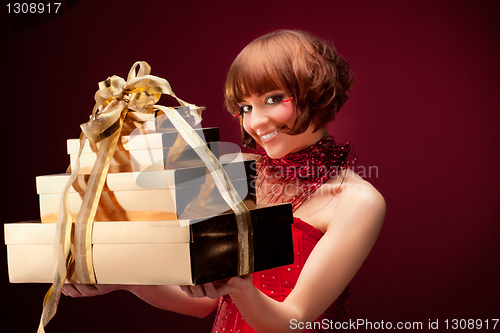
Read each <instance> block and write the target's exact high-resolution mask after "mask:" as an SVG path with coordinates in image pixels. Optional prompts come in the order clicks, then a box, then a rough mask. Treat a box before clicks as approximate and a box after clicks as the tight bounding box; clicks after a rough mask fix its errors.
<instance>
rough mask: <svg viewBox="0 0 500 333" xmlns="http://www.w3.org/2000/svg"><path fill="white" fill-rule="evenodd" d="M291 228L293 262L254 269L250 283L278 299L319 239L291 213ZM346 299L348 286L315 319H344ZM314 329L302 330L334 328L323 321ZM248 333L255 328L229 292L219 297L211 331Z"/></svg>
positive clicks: (286, 291) (289, 287)
mask: <svg viewBox="0 0 500 333" xmlns="http://www.w3.org/2000/svg"><path fill="white" fill-rule="evenodd" d="M293 220H294V224H293V227H292V231H293V247H294V252H295V253H294V257H295V262H294V263H293V264H292V265H287V266H283V267H278V268H273V269H269V270H266V271H262V272H257V273H254V274H252V275H253V284H254V285H255V286H256V287H257V288H259V289H260V290H261V291H262V292H263V293H264V294H266V295H267V296H269V297H271V298H273V299H274V300H277V301H280V302H282V301H284V300H285V298H286V297H287V296H288V295H289V294H290V292H291V291H292V290H293V288H294V287H295V284H296V283H297V279H298V278H299V275H300V272H301V270H302V268H303V267H304V264H305V262H306V260H307V258H308V257H309V254H310V253H311V251H312V250H313V248H314V246H315V245H316V244H317V243H318V241H319V240H320V239H321V237H322V236H323V234H322V233H321V231H319V230H318V229H316V228H314V227H313V226H311V225H310V224H308V223H306V222H304V221H302V220H300V219H298V218H295V217H294V219H293ZM348 303H349V287H347V288H346V289H345V290H344V292H343V293H342V294H341V295H340V296H339V297H338V298H337V300H336V301H335V302H334V303H333V304H332V305H331V306H330V307H329V308H328V309H327V310H326V311H325V312H324V313H323V314H321V316H320V317H319V318H318V319H316V322H322V321H323V320H325V319H327V320H328V323H330V320H331V321H332V322H336V321H344V320H346V319H347V318H348V317H347V305H348ZM316 326H317V327H319V329H317V330H314V329H312V330H306V331H303V332H306V333H312V332H335V330H333V329H330V330H328V329H329V328H330V327H332V325H328V326H329V327H328V329H327V330H325V329H323V328H324V327H322V326H325V325H319V324H318V325H316ZM223 332H224V333H226V332H230V333H251V332H255V331H254V330H253V329H252V328H251V327H250V326H249V325H248V324H247V323H246V322H245V319H244V318H243V317H242V316H241V314H240V313H239V311H238V309H237V308H236V306H235V304H234V303H233V302H232V300H231V297H229V296H228V295H226V296H224V297H221V299H220V300H219V307H218V310H217V315H216V317H215V322H214V326H213V328H212V333H223Z"/></svg>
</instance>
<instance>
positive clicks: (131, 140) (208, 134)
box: [67, 127, 220, 154]
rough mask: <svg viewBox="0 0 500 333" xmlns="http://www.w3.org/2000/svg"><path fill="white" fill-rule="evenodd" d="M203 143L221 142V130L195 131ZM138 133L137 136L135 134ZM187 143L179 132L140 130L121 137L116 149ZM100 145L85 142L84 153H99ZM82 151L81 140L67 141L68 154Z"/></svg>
mask: <svg viewBox="0 0 500 333" xmlns="http://www.w3.org/2000/svg"><path fill="white" fill-rule="evenodd" d="M194 131H195V132H196V133H197V134H198V135H199V136H200V138H201V139H202V140H203V142H205V143H207V142H217V141H220V135H219V128H218V127H207V128H198V129H195V130H194ZM135 133H137V134H135ZM186 145H187V143H186V141H184V139H182V137H181V135H180V134H179V132H163V133H147V134H142V132H140V130H136V131H134V132H132V133H131V135H125V136H121V137H120V140H119V141H118V145H117V146H116V149H118V150H147V149H163V148H169V147H174V146H176V147H177V146H181V147H183V146H186ZM98 147H99V144H97V145H96V146H92V145H91V144H90V143H89V141H88V140H87V141H86V142H85V146H84V148H83V153H93V152H96V151H97V148H98ZM79 149H80V140H79V139H68V140H67V152H68V154H78V150H79Z"/></svg>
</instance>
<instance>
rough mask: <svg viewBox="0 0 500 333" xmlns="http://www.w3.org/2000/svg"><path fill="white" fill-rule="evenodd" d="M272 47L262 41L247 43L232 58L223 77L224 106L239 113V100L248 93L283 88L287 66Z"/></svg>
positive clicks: (252, 93) (256, 93)
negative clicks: (224, 77)
mask: <svg viewBox="0 0 500 333" xmlns="http://www.w3.org/2000/svg"><path fill="white" fill-rule="evenodd" d="M277 53H279V52H276V50H270V49H269V48H267V47H266V45H265V43H263V44H256V45H252V44H250V45H248V46H247V48H245V49H244V50H243V51H242V52H241V53H240V54H239V55H238V57H237V58H236V59H235V61H234V62H233V64H232V66H231V68H230V69H229V73H228V76H227V79H226V92H225V94H226V96H225V97H226V108H227V109H228V110H229V111H230V112H231V113H233V114H237V113H239V111H240V110H239V103H241V102H242V101H243V100H244V99H245V98H246V97H248V96H251V95H257V96H260V95H263V94H265V93H268V92H270V91H273V90H285V91H287V92H289V89H288V87H286V84H285V82H287V80H286V76H287V75H286V72H287V69H286V67H287V66H283V65H285V63H286V62H285V61H282V57H280V56H277Z"/></svg>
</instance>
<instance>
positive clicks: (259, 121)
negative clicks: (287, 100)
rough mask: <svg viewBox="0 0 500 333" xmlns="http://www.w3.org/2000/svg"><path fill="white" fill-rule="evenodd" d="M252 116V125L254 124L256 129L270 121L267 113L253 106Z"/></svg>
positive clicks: (253, 126)
mask: <svg viewBox="0 0 500 333" xmlns="http://www.w3.org/2000/svg"><path fill="white" fill-rule="evenodd" d="M251 117H252V119H251V123H250V126H252V128H253V129H254V130H257V129H259V128H260V127H262V126H263V125H265V124H267V122H268V121H269V118H268V117H267V115H266V113H265V112H264V111H263V110H262V109H260V108H253V110H252V113H251Z"/></svg>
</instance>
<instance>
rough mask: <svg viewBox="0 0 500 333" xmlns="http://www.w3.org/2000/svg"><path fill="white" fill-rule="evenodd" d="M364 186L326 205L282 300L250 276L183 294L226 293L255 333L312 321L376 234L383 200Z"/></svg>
mask: <svg viewBox="0 0 500 333" xmlns="http://www.w3.org/2000/svg"><path fill="white" fill-rule="evenodd" d="M353 185H354V184H353ZM365 186H366V187H365V190H364V191H363V193H357V192H356V191H354V189H355V187H354V186H352V187H351V188H349V187H350V185H348V184H344V185H343V189H342V194H339V195H338V198H337V199H338V200H336V201H335V202H332V204H331V206H329V207H325V209H324V213H322V214H326V215H325V216H328V218H329V220H330V221H331V222H330V223H329V224H328V226H327V229H326V232H325V234H324V236H323V237H322V238H321V240H320V241H319V242H318V244H317V245H316V246H315V248H314V250H313V251H312V253H311V255H310V256H309V258H308V260H307V262H306V264H305V265H304V268H303V270H302V272H301V275H300V277H299V279H298V281H297V284H296V286H295V288H294V290H293V291H292V292H291V293H290V295H289V296H288V297H287V298H286V299H285V301H284V302H282V303H280V302H277V301H274V300H272V299H271V298H269V297H267V296H266V295H265V294H263V293H262V292H261V291H260V290H258V289H257V288H256V287H254V286H253V285H252V284H251V276H247V277H243V278H241V277H240V278H233V279H231V280H230V281H229V282H228V283H227V284H225V285H221V286H220V287H214V286H213V285H210V284H207V285H204V286H203V287H204V290H203V291H201V290H200V288H201V287H200V286H195V287H192V288H189V289H190V290H186V289H187V288H185V287H184V288H183V290H185V291H187V293H188V295H190V296H192V297H193V296H194V297H198V296H203V295H205V294H206V295H207V296H209V297H218V296H219V295H221V294H224V293H229V294H230V296H231V298H232V299H233V301H234V302H235V304H236V306H237V307H238V310H239V311H240V312H241V314H242V315H243V317H244V318H245V320H246V321H247V322H248V324H249V325H250V326H252V328H253V329H255V330H257V331H258V332H260V333H266V332H272V333H277V332H289V331H292V329H291V328H290V321H291V320H292V319H295V320H297V321H298V322H312V321H314V320H315V319H316V318H317V317H318V316H319V315H320V314H321V313H322V312H324V311H325V309H327V308H328V307H329V306H330V305H331V304H332V303H333V302H334V301H335V299H337V297H338V296H339V295H340V294H341V293H342V291H343V290H344V289H345V287H346V286H347V285H348V284H349V282H350V281H351V279H352V278H353V277H354V275H355V274H356V272H357V271H358V269H359V267H360V266H361V265H362V263H363V262H364V260H365V259H366V257H367V256H368V253H369V252H370V250H371V249H372V247H373V245H374V244H375V241H376V239H377V237H378V234H379V232H380V228H381V226H382V223H383V220H384V217H385V202H384V199H383V198H382V196H381V195H380V194H379V193H378V192H377V191H376V190H375V189H374V188H373V187H371V185H369V184H368V183H366V184H365ZM358 192H359V191H358ZM293 331H294V332H297V331H296V330H293Z"/></svg>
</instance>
